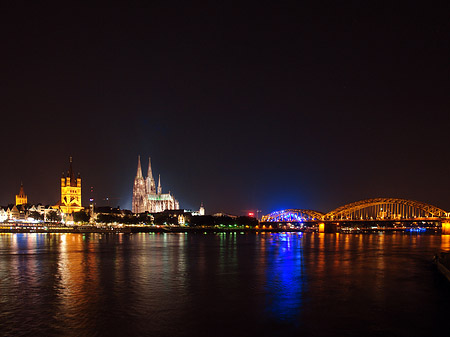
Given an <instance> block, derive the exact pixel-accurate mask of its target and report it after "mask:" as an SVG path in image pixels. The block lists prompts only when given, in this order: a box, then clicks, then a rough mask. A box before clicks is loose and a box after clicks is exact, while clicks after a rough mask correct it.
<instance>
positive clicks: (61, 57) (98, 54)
mask: <svg viewBox="0 0 450 337" xmlns="http://www.w3.org/2000/svg"><path fill="white" fill-rule="evenodd" d="M299 3H301V2H300V1H298V2H297V1H296V2H284V1H270V2H269V1H261V2H259V3H258V4H254V5H251V4H250V3H248V4H246V5H243V2H242V1H236V2H231V1H230V2H228V1H225V2H223V3H222V4H217V2H216V1H212V2H204V3H200V2H196V3H195V5H194V4H193V3H189V4H188V2H171V1H163V2H160V3H158V2H152V5H150V6H149V7H138V6H137V5H136V6H137V7H134V8H130V7H127V8H124V7H122V8H119V7H116V8H77V9H75V8H72V9H55V8H40V7H30V8H26V9H24V8H21V9H19V8H14V9H11V8H3V9H2V11H1V20H0V28H1V48H0V58H1V81H0V85H1V88H0V89H1V90H0V111H1V116H2V118H1V121H2V122H1V124H2V128H1V131H0V137H1V140H2V145H3V146H2V149H3V151H2V156H1V157H2V159H1V165H0V205H6V204H8V203H13V202H14V195H15V194H17V193H18V190H19V186H20V182H21V181H23V183H24V186H25V191H26V193H27V194H28V198H29V199H28V200H29V202H31V203H38V202H41V203H44V204H49V203H56V202H57V201H58V200H59V193H60V189H59V178H60V176H61V172H62V171H65V170H67V169H68V157H69V156H73V160H74V163H73V165H74V169H75V170H76V171H77V172H78V171H79V172H81V175H82V178H83V200H84V203H85V204H87V200H88V198H89V192H88V190H89V187H90V186H93V187H94V196H95V197H96V200H97V203H98V204H106V203H107V202H106V201H103V199H105V198H106V197H109V198H110V201H109V202H110V204H111V205H112V206H117V205H120V206H121V207H122V208H131V192H132V183H133V179H134V176H135V174H136V164H137V156H138V155H139V154H140V155H141V156H142V157H143V162H144V165H143V166H144V170H145V171H146V169H147V157H148V156H151V157H152V163H153V173H154V175H156V176H157V175H158V174H161V180H162V186H163V190H164V191H166V192H167V191H169V190H170V191H171V192H172V193H173V194H174V195H175V196H176V197H177V198H178V199H179V201H180V204H181V207H183V208H193V209H198V207H199V205H200V202H201V201H203V202H204V204H205V207H206V210H207V212H208V213H212V212H216V211H225V212H229V213H234V214H242V213H244V212H245V211H246V210H251V209H260V210H262V212H263V213H268V212H270V211H272V210H276V209H280V208H310V209H316V210H320V211H329V210H331V209H333V208H336V207H338V206H340V205H343V204H345V203H349V202H353V201H357V200H360V199H365V198H371V197H400V198H409V199H415V200H420V201H424V202H429V203H432V204H435V205H437V206H440V207H442V208H444V209H446V210H450V188H449V187H450V155H449V145H450V137H449V134H450V133H449V132H450V85H449V83H450V76H449V75H450V71H449V70H450V51H449V49H450V41H449V37H450V23H449V19H448V17H449V12H450V8H449V5H448V2H446V3H445V2H442V7H439V6H440V5H439V4H438V3H437V2H423V1H422V2H420V3H419V4H417V5H416V4H413V3H410V4H409V5H407V7H405V6H403V5H399V4H395V3H382V2H378V1H377V2H375V1H374V2H372V3H370V2H367V1H345V2H337V1H336V2H334V3H332V4H326V3H324V2H321V3H320V4H319V3H318V2H315V3H316V5H314V6H309V5H300V4H299ZM136 4H139V3H136ZM444 6H445V7H444Z"/></svg>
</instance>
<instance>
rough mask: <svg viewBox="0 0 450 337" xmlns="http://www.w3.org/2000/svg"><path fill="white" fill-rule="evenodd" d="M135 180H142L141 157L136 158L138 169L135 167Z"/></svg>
mask: <svg viewBox="0 0 450 337" xmlns="http://www.w3.org/2000/svg"><path fill="white" fill-rule="evenodd" d="M136 178H142V168H141V156H138V167H137V173H136Z"/></svg>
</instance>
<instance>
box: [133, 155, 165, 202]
mask: <svg viewBox="0 0 450 337" xmlns="http://www.w3.org/2000/svg"><path fill="white" fill-rule="evenodd" d="M136 179H144V180H145V187H146V189H147V193H158V194H161V193H162V186H161V175H159V179H158V189H156V184H155V179H153V172H152V162H151V158H150V157H149V158H148V171H147V178H144V177H143V175H142V166H141V156H138V167H137V173H136Z"/></svg>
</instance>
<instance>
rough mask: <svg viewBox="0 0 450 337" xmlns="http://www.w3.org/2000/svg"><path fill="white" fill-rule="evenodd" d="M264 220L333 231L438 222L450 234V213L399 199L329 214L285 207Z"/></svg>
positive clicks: (379, 200) (356, 205)
mask: <svg viewBox="0 0 450 337" xmlns="http://www.w3.org/2000/svg"><path fill="white" fill-rule="evenodd" d="M261 222H276V223H313V224H319V230H321V231H333V230H334V229H335V228H337V226H343V225H350V224H357V223H370V222H377V223H385V224H389V223H396V224H407V223H409V224H413V223H418V222H424V223H434V224H436V226H442V231H443V233H444V234H450V212H446V211H445V210H443V209H442V208H439V207H436V206H434V205H430V204H427V203H424V202H420V201H415V200H408V199H398V198H374V199H365V200H360V201H357V202H353V203H350V204H346V205H344V206H341V207H338V208H336V209H335V210H332V211H331V212H328V213H322V212H319V211H314V210H309V209H285V210H280V211H275V212H272V213H270V214H267V215H264V216H263V217H262V219H261Z"/></svg>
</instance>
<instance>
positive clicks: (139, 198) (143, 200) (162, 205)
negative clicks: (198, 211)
mask: <svg viewBox="0 0 450 337" xmlns="http://www.w3.org/2000/svg"><path fill="white" fill-rule="evenodd" d="M179 208H180V205H179V203H178V201H177V200H176V199H175V198H174V197H173V196H172V195H171V194H170V193H162V186H161V177H159V179H158V186H156V184H155V180H154V179H153V173H152V167H151V162H150V158H149V159H148V172H147V178H144V177H143V175H142V168H141V157H140V156H139V157H138V168H137V173H136V178H134V185H133V201H132V207H131V210H132V212H133V213H143V212H150V213H158V212H163V211H165V210H173V209H179Z"/></svg>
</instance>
